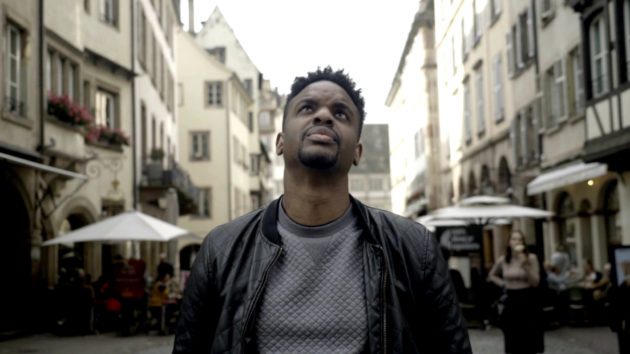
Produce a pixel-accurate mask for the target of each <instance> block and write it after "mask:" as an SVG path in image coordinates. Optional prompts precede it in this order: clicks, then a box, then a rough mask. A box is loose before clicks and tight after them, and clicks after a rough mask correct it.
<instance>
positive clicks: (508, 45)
mask: <svg viewBox="0 0 630 354" xmlns="http://www.w3.org/2000/svg"><path fill="white" fill-rule="evenodd" d="M505 52H506V55H507V65H508V77H512V76H513V75H514V48H513V47H512V32H511V31H510V32H508V33H507V34H506V35H505Z"/></svg>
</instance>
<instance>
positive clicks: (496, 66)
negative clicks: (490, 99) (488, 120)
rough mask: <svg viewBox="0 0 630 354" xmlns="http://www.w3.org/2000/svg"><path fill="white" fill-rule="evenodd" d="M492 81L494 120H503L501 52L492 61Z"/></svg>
mask: <svg viewBox="0 0 630 354" xmlns="http://www.w3.org/2000/svg"><path fill="white" fill-rule="evenodd" d="M492 72H493V75H492V76H493V80H494V81H493V83H492V93H493V94H494V121H495V122H500V121H501V120H503V83H502V78H501V53H499V54H497V56H496V57H495V58H494V60H493V62H492Z"/></svg>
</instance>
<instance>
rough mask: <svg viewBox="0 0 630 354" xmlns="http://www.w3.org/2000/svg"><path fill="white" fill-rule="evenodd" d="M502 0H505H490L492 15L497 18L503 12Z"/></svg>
mask: <svg viewBox="0 0 630 354" xmlns="http://www.w3.org/2000/svg"><path fill="white" fill-rule="evenodd" d="M501 1H503V0H490V6H491V9H492V17H493V18H496V17H498V16H499V14H500V13H501Z"/></svg>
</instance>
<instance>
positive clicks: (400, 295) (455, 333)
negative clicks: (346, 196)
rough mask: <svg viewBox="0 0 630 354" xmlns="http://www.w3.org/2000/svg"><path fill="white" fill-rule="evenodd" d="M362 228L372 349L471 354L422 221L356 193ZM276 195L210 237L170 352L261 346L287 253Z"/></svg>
mask: <svg viewBox="0 0 630 354" xmlns="http://www.w3.org/2000/svg"><path fill="white" fill-rule="evenodd" d="M351 203H352V205H353V208H355V211H356V212H357V215H359V218H360V223H361V224H362V226H363V228H364V230H365V231H364V233H363V237H364V242H363V245H364V246H363V263H364V270H365V271H364V272H365V296H366V307H367V321H368V333H367V334H366V335H367V344H368V347H369V348H368V349H369V352H371V353H431V354H437V353H470V352H471V348H470V342H469V339H468V333H467V330H466V328H465V326H464V322H463V319H462V316H461V312H460V309H459V306H458V302H457V299H456V296H455V292H454V291H453V289H452V286H451V281H450V278H449V275H448V269H447V266H446V263H445V261H444V259H443V258H442V256H441V254H440V250H439V248H438V246H437V243H436V241H435V238H434V237H433V236H432V235H431V233H429V232H428V231H427V230H426V229H425V228H424V226H422V225H420V224H418V223H415V222H413V221H411V220H408V219H405V218H402V217H400V216H397V215H394V214H392V213H389V212H386V211H383V210H379V209H375V208H371V207H368V206H365V205H364V204H362V203H361V202H359V201H358V200H356V199H354V198H351ZM279 205H280V203H279V200H275V201H273V202H271V203H270V204H269V205H268V206H267V207H264V208H262V209H259V210H257V211H254V212H251V213H249V214H247V215H245V216H242V217H240V218H238V219H236V220H234V221H232V222H230V223H227V224H224V225H221V226H219V227H217V228H215V229H214V230H212V231H211V232H210V234H209V235H208V236H207V237H206V239H205V240H204V242H203V245H202V247H201V250H200V251H199V253H198V254H197V258H196V259H195V262H194V264H193V267H192V270H191V275H190V278H188V281H187V284H186V290H185V292H184V299H183V303H182V309H181V319H180V322H179V327H178V329H177V335H176V337H175V345H174V349H173V353H193V352H194V353H202V352H203V353H224V352H230V353H244V352H247V353H250V352H255V351H256V343H255V340H256V338H255V326H254V325H255V321H256V320H255V317H256V313H257V307H258V306H259V305H260V298H261V296H262V295H263V290H264V288H265V284H266V281H267V278H268V274H269V270H270V269H271V267H273V265H274V263H275V262H276V261H277V260H278V258H279V257H280V256H281V254H282V244H281V241H280V235H279V234H278V230H277V226H276V225H277V216H278V207H279Z"/></svg>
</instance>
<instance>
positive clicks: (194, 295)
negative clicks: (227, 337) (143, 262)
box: [173, 235, 218, 353]
mask: <svg viewBox="0 0 630 354" xmlns="http://www.w3.org/2000/svg"><path fill="white" fill-rule="evenodd" d="M211 237H212V236H211V235H208V236H206V239H205V240H204V242H203V245H202V246H201V249H200V252H199V253H198V254H197V257H196V258H195V261H194V262H193V265H192V269H191V271H190V276H189V278H188V280H187V281H186V289H185V290H184V297H183V299H182V305H181V317H180V319H179V323H178V326H177V333H176V335H175V343H174V345H173V353H209V352H210V347H211V345H212V341H213V336H214V331H215V327H216V323H217V321H218V318H217V316H218V311H216V309H213V307H214V305H216V301H217V292H216V288H215V286H214V284H215V282H214V273H215V272H214V271H213V266H212V263H213V260H212V258H213V257H211V244H210V239H211Z"/></svg>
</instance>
